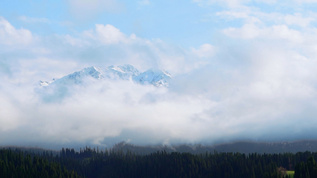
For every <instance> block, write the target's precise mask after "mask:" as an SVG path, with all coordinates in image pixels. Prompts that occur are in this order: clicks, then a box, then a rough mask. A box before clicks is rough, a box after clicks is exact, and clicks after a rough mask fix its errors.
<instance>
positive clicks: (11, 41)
mask: <svg viewBox="0 0 317 178" xmlns="http://www.w3.org/2000/svg"><path fill="white" fill-rule="evenodd" d="M0 39H1V40H0V44H4V45H27V44H30V43H31V42H32V40H33V36H32V33H31V32H30V31H29V30H26V29H23V28H21V29H16V28H15V27H13V26H12V25H11V24H10V23H9V22H8V21H7V20H6V19H4V18H3V17H0Z"/></svg>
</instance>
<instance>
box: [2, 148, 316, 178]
mask: <svg viewBox="0 0 317 178" xmlns="http://www.w3.org/2000/svg"><path fill="white" fill-rule="evenodd" d="M316 158H317V153H312V152H298V153H296V154H293V153H283V154H257V153H252V154H241V153H218V152H213V153H205V154H190V153H179V152H172V153H168V152H166V151H160V152H155V153H151V154H148V155H138V154H134V153H132V152H122V151H118V150H102V151H101V150H98V149H97V150H96V149H91V148H88V147H86V148H85V149H81V150H80V151H79V152H76V151H75V150H74V149H62V150H61V151H60V154H59V155H54V154H52V153H51V152H47V151H44V152H42V153H31V152H26V151H20V150H18V149H15V150H11V149H2V150H0V177H4V178H5V177H215V178H218V177H219V178H223V177H235V178H237V177H256V178H261V177H263V178H264V177H289V175H288V174H287V170H295V177H316V176H317V165H316V162H315V159H316Z"/></svg>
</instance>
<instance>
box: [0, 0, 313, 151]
mask: <svg viewBox="0 0 317 178" xmlns="http://www.w3.org/2000/svg"><path fill="white" fill-rule="evenodd" d="M316 9H317V1H315V0H305V1H304V0H301V1H298V0H289V1H284V0H282V1H276V0H270V1H264V0H234V1H229V0H225V1H220V0H186V1H180V0H172V1H154V0H140V1H123V0H93V1H85V0H67V1H61V0H58V1H54V2H50V1H43V2H38V1H33V0H31V1H17V0H10V1H9V0H2V1H1V2H0V143H1V145H17V146H40V147H47V148H53V147H54V148H59V147H61V146H73V145H79V146H85V145H99V146H109V145H113V144H114V143H118V142H121V141H126V142H129V143H132V144H140V145H148V144H178V143H190V144H195V143H203V144H213V143H219V142H228V141H235V140H254V141H285V140H287V141H291V140H298V139H316V132H317V128H316V127H317V120H316V116H317V110H316V108H317V93H316V92H317V90H316V87H317V77H316V76H317V44H316V41H317V28H316V24H317V23H316V22H317V20H316V18H317V13H316V12H315V11H316ZM123 64H131V65H133V66H135V67H137V68H138V69H140V70H141V71H144V70H146V69H149V68H154V69H161V70H166V71H168V72H169V73H171V75H172V80H171V81H170V85H169V87H167V88H165V87H154V86H151V85H139V84H136V83H133V82H131V81H103V82H99V83H94V84H92V85H85V86H79V87H75V88H74V90H72V91H71V93H65V95H66V96H67V97H64V98H62V99H61V100H56V101H55V102H47V101H45V100H43V98H42V97H41V94H40V93H39V92H37V89H36V88H37V87H38V85H39V81H40V80H43V81H48V80H52V79H53V78H55V79H58V78H61V77H63V76H66V75H68V74H70V73H73V72H75V71H79V70H81V69H83V68H85V67H88V66H99V67H107V66H109V65H123ZM53 97H58V96H53Z"/></svg>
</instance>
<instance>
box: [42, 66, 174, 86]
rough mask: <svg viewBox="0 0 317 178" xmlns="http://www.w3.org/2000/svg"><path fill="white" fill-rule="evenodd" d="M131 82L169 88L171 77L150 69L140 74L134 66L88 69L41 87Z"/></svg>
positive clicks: (43, 83)
mask: <svg viewBox="0 0 317 178" xmlns="http://www.w3.org/2000/svg"><path fill="white" fill-rule="evenodd" d="M91 79H93V80H106V79H110V80H129V81H132V82H135V83H137V84H141V85H153V86H156V87H167V86H168V84H169V80H170V79H171V75H170V74H169V73H168V72H165V71H161V70H158V69H150V70H147V71H145V72H139V70H138V69H136V68H135V67H133V66H132V65H128V64H126V65H121V66H109V67H106V68H99V67H94V66H91V67H87V68H84V69H82V70H80V71H76V72H74V73H72V74H69V75H66V76H64V77H62V78H60V79H56V80H55V79H54V80H53V81H40V86H42V87H49V86H51V85H72V84H76V85H78V84H82V83H83V82H84V81H86V80H91Z"/></svg>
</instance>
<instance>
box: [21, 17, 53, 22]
mask: <svg viewBox="0 0 317 178" xmlns="http://www.w3.org/2000/svg"><path fill="white" fill-rule="evenodd" d="M19 20H21V21H23V22H26V23H50V21H49V20H48V19H47V18H34V17H27V16H20V17H19Z"/></svg>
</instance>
